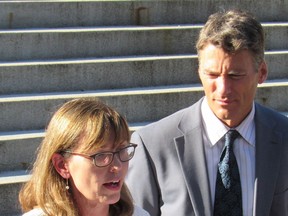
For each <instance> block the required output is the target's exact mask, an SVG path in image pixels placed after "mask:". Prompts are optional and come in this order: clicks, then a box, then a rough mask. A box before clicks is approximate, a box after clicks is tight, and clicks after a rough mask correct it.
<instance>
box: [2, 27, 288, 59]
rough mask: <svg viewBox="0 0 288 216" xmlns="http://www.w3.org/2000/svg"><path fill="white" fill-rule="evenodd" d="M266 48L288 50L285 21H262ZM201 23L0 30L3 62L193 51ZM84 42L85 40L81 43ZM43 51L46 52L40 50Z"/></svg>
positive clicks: (287, 32)
mask: <svg viewBox="0 0 288 216" xmlns="http://www.w3.org/2000/svg"><path fill="white" fill-rule="evenodd" d="M263 26H264V29H265V33H266V38H267V44H266V50H270V51H273V50H287V49H288V40H286V38H287V37H288V22H285V23H273V24H271V23H268V24H265V23H263ZM201 27H202V25H177V26H176V25H175V26H172V25H170V26H153V27H135V26H134V27H103V28H99V27H97V28H96V27H91V28H64V29H63V28H62V29H29V30H2V31H0V56H1V60H2V61H19V60H36V59H67V58H92V57H94V58H95V57H113V56H118V57H119V56H132V55H176V54H195V53H196V51H195V42H196V38H197V36H198V33H199V30H200V29H201ZM84 41H85V43H84ZM43 50H45V52H43Z"/></svg>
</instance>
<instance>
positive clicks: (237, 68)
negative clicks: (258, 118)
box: [199, 44, 267, 127]
mask: <svg viewBox="0 0 288 216" xmlns="http://www.w3.org/2000/svg"><path fill="white" fill-rule="evenodd" d="M199 57H200V58H199V76H200V79H201V82H202V85H203V87H204V92H205V95H206V97H207V101H208V104H209V107H210V109H211V110H212V111H213V112H214V114H215V115H216V116H217V117H218V118H219V119H220V120H221V121H222V122H223V123H224V124H226V125H227V126H229V127H235V126H237V125H239V124H240V123H241V121H242V120H243V119H244V118H245V117H246V116H247V115H248V113H249V112H250V110H251V108H252V104H253V100H254V97H255V94H256V89H257V85H258V84H261V83H263V82H264V81H265V79H266V77H267V67H266V64H265V63H264V62H263V63H262V64H261V65H260V66H259V68H258V71H257V70H256V69H255V62H254V59H253V57H252V54H251V53H250V52H249V51H248V50H242V51H239V52H238V53H236V54H228V53H226V52H225V51H224V50H223V49H221V48H217V47H216V46H214V45H212V44H208V45H207V46H206V47H204V49H203V50H201V51H200V53H199Z"/></svg>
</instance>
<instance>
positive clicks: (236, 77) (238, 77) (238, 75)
mask: <svg viewBox="0 0 288 216" xmlns="http://www.w3.org/2000/svg"><path fill="white" fill-rule="evenodd" d="M243 76H244V75H243V74H230V75H229V77H230V78H232V79H241V78H242V77H243Z"/></svg>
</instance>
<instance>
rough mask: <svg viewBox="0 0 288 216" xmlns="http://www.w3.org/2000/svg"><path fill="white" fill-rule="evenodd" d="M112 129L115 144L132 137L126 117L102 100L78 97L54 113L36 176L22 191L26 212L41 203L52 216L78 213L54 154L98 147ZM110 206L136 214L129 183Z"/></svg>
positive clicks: (116, 211) (113, 211) (118, 211)
mask: <svg viewBox="0 0 288 216" xmlns="http://www.w3.org/2000/svg"><path fill="white" fill-rule="evenodd" d="M111 133H114V134H115V142H114V143H115V145H118V144H120V142H123V141H128V142H129V141H130V132H129V128H128V124H127V122H126V120H125V119H124V118H123V117H122V116H121V115H120V114H119V113H118V112H117V111H115V110H114V109H112V108H110V107H109V106H107V105H105V104H104V103H102V102H100V101H99V100H94V99H74V100H71V101H69V102H66V103H65V104H64V105H63V106H61V107H60V109H59V110H58V111H57V112H56V113H55V114H54V115H53V117H52V119H51V121H50V123H49V125H48V128H47V130H46V135H45V138H44V139H43V141H42V143H41V145H40V146H39V148H38V150H37V151H38V154H37V158H36V161H35V163H34V166H33V170H32V177H31V179H30V180H29V181H28V182H27V183H26V184H25V185H24V186H23V187H22V189H21V191H20V194H19V201H20V204H21V207H22V210H23V211H24V212H26V211H29V210H31V209H33V208H35V207H37V208H41V209H42V210H43V211H44V212H45V214H47V215H49V216H55V215H57V216H58V215H59V216H60V215H61V216H64V215H66V216H74V215H78V210H77V208H76V205H75V204H74V201H73V200H74V199H73V195H72V194H71V193H70V192H69V191H67V190H66V188H65V187H66V179H64V178H63V177H61V175H60V174H58V172H57V171H56V169H55V168H54V166H53V164H52V155H53V154H54V153H61V152H62V151H64V150H67V149H73V148H76V147H78V146H77V145H80V146H79V147H80V149H81V151H82V152H88V151H94V150H97V149H99V148H101V147H102V146H104V145H105V141H106V140H107V139H108V138H109V136H110V134H111ZM116 147H117V146H116ZM109 209H110V210H109V211H110V215H117V216H118V215H119V216H120V215H121V216H122V215H125V216H126V215H132V213H133V203H132V198H131V195H130V193H129V191H128V188H127V187H126V185H125V184H124V185H123V187H122V189H121V197H120V200H119V201H118V202H117V203H115V204H112V205H110V208H109Z"/></svg>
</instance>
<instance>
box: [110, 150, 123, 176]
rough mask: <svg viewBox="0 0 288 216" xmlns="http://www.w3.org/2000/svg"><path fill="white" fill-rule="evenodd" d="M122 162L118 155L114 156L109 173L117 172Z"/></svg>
mask: <svg viewBox="0 0 288 216" xmlns="http://www.w3.org/2000/svg"><path fill="white" fill-rule="evenodd" d="M122 163H123V162H122V161H121V160H120V158H119V155H118V154H116V155H114V158H113V161H112V163H111V172H118V171H119V170H120V169H121V168H122Z"/></svg>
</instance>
